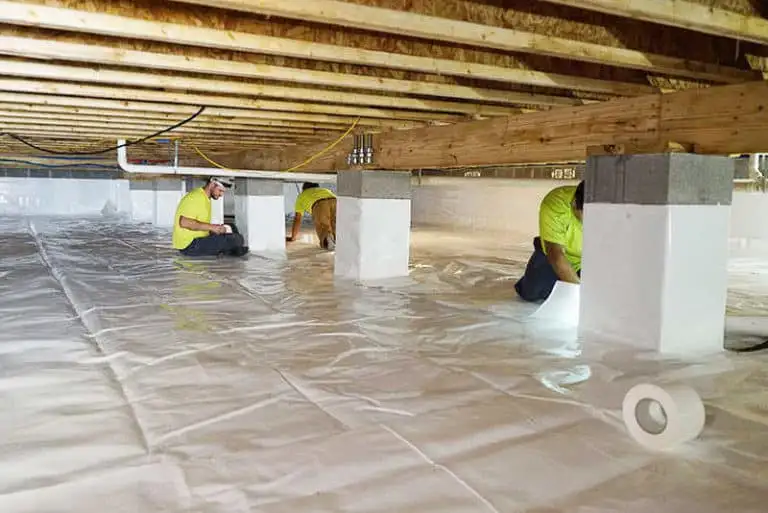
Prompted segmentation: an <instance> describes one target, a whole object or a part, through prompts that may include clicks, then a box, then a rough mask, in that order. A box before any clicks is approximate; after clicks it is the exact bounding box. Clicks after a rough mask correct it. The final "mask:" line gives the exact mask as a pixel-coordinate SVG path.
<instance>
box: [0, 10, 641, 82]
mask: <svg viewBox="0 0 768 513" xmlns="http://www.w3.org/2000/svg"><path fill="white" fill-rule="evenodd" d="M0 23H8V24H14V25H21V26H28V27H41V28H46V29H56V30H67V31H72V32H83V33H89V34H99V35H106V36H112V37H120V38H127V39H134V40H150V41H159V42H164V43H171V44H183V45H187V46H193V47H194V46H199V47H205V48H216V49H223V50H232V51H238V52H252V53H258V54H268V55H277V56H282V57H293V58H301V59H307V58H311V59H316V60H322V61H326V62H339V63H347V64H355V65H364V66H376V67H381V68H392V69H398V70H407V71H416V72H421V73H433V74H438V75H452V76H457V77H466V78H473V79H485V80H492V81H497V82H508V83H517V84H526V85H532V86H539V87H553V88H559V89H570V90H576V91H588V92H594V93H606V94H615V95H626V96H636V95H641V94H648V93H651V92H652V88H651V87H650V86H648V85H647V84H635V83H625V82H618V81H611V80H598V79H591V78H586V77H576V76H569V75H563V74H557V73H544V72H539V71H535V70H526V69H513V68H504V67H501V66H493V65H488V64H482V63H476V62H461V61H456V60H450V59H439V58H430V57H421V56H412V55H406V54H401V53H390V52H383V51H375V50H367V49H362V48H353V47H345V46H339V45H331V44H323V43H316V42H308V41H299V40H295V39H289V38H285V37H274V36H267V35H262V34H250V33H246V32H235V31H231V30H220V29H213V28H207V27H197V26H192V25H180V24H172V23H163V22H160V21H150V20H140V19H136V18H130V17H127V16H117V15H112V14H105V13H92V12H86V11H75V10H70V9H64V8H60V7H52V6H45V5H35V4H27V3H23V2H10V1H0ZM266 71H267V70H266V69H265V72H266ZM275 76H276V75H275ZM305 78H309V77H308V76H307V77H305Z"/></svg>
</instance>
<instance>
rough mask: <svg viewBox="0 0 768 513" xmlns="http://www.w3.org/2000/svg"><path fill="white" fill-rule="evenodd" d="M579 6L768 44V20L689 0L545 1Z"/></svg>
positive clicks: (579, 7)
mask: <svg viewBox="0 0 768 513" xmlns="http://www.w3.org/2000/svg"><path fill="white" fill-rule="evenodd" d="M546 1H547V2H550V3H556V4H561V5H568V6H570V7H576V8H578V9H590V10H594V11H599V12H604V13H606V14H612V15H614V16H622V17H625V18H632V19H635V20H644V21H650V22H653V23H660V24H663V25H668V26H671V27H679V28H684V29H689V30H695V31H697V32H703V33H705V34H712V35H716V36H727V37H732V38H734V39H738V40H741V41H751V42H753V43H758V44H762V45H768V19H765V18H760V17H757V16H746V15H743V14H740V13H737V12H733V11H726V10H725V9H720V8H718V7H716V6H712V5H706V4H702V3H698V2H690V1H687V0H632V1H631V2H629V1H627V0H546Z"/></svg>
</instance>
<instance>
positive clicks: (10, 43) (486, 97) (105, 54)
mask: <svg viewBox="0 0 768 513" xmlns="http://www.w3.org/2000/svg"><path fill="white" fill-rule="evenodd" d="M0 54H3V55H12V56H15V57H24V58H32V59H58V60H66V61H74V62H80V63H85V64H102V65H110V66H131V67H141V68H148V69H159V70H166V71H177V72H182V73H201V74H207V75H220V76H224V77H242V78H249V79H260V80H278V81H283V82H289V83H298V84H304V85H313V86H323V87H337V88H344V89H361V90H368V91H376V92H384V93H398V94H409V95H420V96H434V97H440V98H452V99H457V100H469V101H476V102H489V103H492V102H496V103H504V104H511V105H519V104H525V105H547V106H560V105H580V104H581V101H580V100H578V99H575V98H567V97H564V96H553V95H543V94H533V93H525V92H515V91H506V90H501V89H489V88H481V87H467V86H461V85H454V84H443V83H437V82H420V81H415V80H399V79H393V78H383V77H377V76H366V75H355V74H351V73H334V72H329V71H316V70H310V69H301V68H286V67H282V66H272V65H269V64H252V63H250V62H244V61H236V60H223V59H221V60H220V59H211V58H208V57H196V56H191V55H174V54H166V53H157V52H145V51H139V50H128V49H123V48H114V47H110V46H104V45H96V44H84V43H67V42H63V41H56V40H51V39H38V38H32V37H17V36H10V35H3V34H1V33H0ZM253 85H256V84H253ZM260 87H263V88H265V90H266V91H271V90H273V88H276V87H280V86H272V85H268V84H265V85H263V86H260ZM283 89H284V90H285V91H287V92H288V93H289V94H293V95H301V94H304V95H305V96H304V98H303V99H307V98H308V97H307V96H306V94H307V93H309V92H312V91H311V90H309V89H306V90H304V91H296V90H294V89H293V88H289V87H287V86H286V87H283ZM266 94H269V93H266ZM313 94H314V95H316V96H321V97H322V96H323V95H333V96H339V97H343V96H345V95H346V96H355V95H357V93H343V92H338V93H337V92H332V91H326V90H316V91H314V92H313ZM270 96H276V94H275V93H272V94H270ZM294 97H296V96H294ZM338 103H345V102H344V101H338Z"/></svg>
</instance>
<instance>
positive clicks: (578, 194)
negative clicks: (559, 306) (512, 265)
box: [515, 181, 584, 301]
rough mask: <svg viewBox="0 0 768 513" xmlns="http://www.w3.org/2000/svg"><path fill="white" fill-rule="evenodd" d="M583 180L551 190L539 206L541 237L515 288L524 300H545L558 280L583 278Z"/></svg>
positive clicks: (534, 240)
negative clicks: (576, 183)
mask: <svg viewBox="0 0 768 513" xmlns="http://www.w3.org/2000/svg"><path fill="white" fill-rule="evenodd" d="M583 215H584V182H583V181H582V182H581V183H579V185H578V186H564V187H558V188H556V189H553V190H552V191H550V192H549V193H548V194H547V195H546V196H545V197H544V199H543V200H542V201H541V206H540V208H539V236H538V237H536V238H534V239H533V255H532V256H531V258H530V260H528V265H527V266H526V268H525V274H524V275H523V277H522V278H520V280H519V281H518V282H517V283H516V284H515V290H516V291H517V293H518V295H519V296H520V298H522V299H523V300H525V301H542V300H544V299H547V298H548V297H549V295H550V294H551V293H552V289H553V288H554V287H555V284H556V283H557V281H558V280H559V281H564V282H567V283H579V282H580V281H581V244H582V219H583Z"/></svg>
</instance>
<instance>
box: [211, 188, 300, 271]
mask: <svg viewBox="0 0 768 513" xmlns="http://www.w3.org/2000/svg"><path fill="white" fill-rule="evenodd" d="M222 208H223V202H222ZM222 217H223V216H222ZM235 224H236V225H237V228H238V230H239V231H240V233H241V234H242V235H243V237H244V238H245V244H246V245H247V246H248V248H249V249H250V251H251V252H252V253H253V252H262V253H269V254H274V255H276V256H283V255H285V206H284V200H283V182H282V181H277V180H262V179H257V178H238V179H236V180H235Z"/></svg>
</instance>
